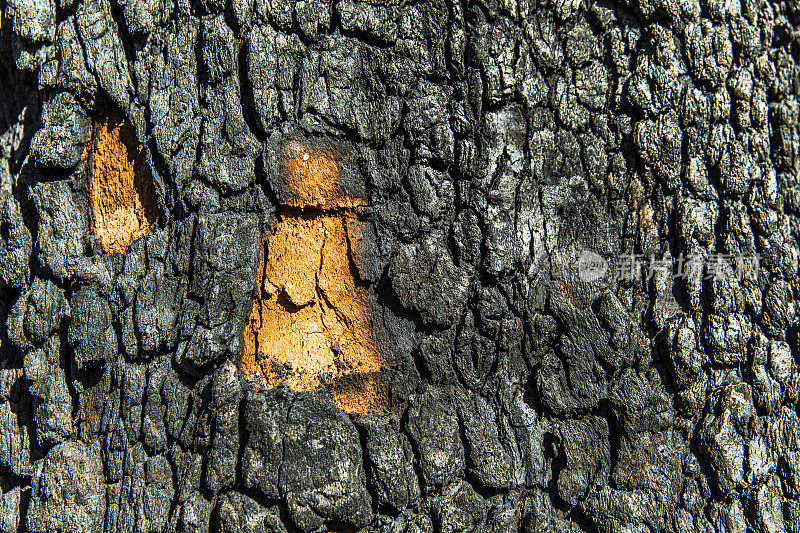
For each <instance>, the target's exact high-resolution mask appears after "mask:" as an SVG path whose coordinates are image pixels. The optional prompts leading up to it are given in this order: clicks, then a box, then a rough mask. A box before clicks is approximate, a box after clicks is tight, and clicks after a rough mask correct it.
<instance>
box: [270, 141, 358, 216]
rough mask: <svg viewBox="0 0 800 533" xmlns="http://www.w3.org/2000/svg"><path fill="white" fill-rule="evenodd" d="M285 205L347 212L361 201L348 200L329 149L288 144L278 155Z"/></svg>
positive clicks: (335, 156)
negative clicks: (344, 209)
mask: <svg viewBox="0 0 800 533" xmlns="http://www.w3.org/2000/svg"><path fill="white" fill-rule="evenodd" d="M281 161H282V176H281V178H282V179H283V182H284V183H283V185H284V188H285V189H286V192H287V193H288V198H285V201H286V203H287V204H288V205H291V206H294V207H321V208H337V207H338V208H350V207H355V206H358V205H363V204H364V201H363V200H362V199H359V198H352V197H351V196H350V195H349V194H348V193H347V190H346V188H345V187H344V186H343V184H342V183H341V181H340V179H339V177H340V175H341V171H342V169H341V165H340V164H339V160H338V154H337V153H336V152H335V151H334V150H332V149H324V148H318V147H314V146H308V145H305V144H301V143H299V142H297V141H291V142H288V143H287V144H286V146H284V148H283V153H282V154H281Z"/></svg>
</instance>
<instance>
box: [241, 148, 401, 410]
mask: <svg viewBox="0 0 800 533" xmlns="http://www.w3.org/2000/svg"><path fill="white" fill-rule="evenodd" d="M283 169H284V172H285V174H286V176H285V177H284V179H285V180H286V181H287V182H288V183H289V184H290V190H291V193H292V198H291V200H290V202H288V205H289V206H291V207H299V208H303V207H314V208H316V209H315V210H313V211H299V212H291V213H288V214H287V213H284V214H283V215H282V216H280V217H279V218H278V220H277V221H276V222H275V223H274V224H273V226H272V228H271V229H270V231H269V232H268V234H267V235H266V236H265V237H264V239H263V241H262V247H261V259H260V262H259V270H258V274H257V276H256V279H257V280H258V282H257V283H258V286H257V287H256V297H255V299H254V301H253V309H252V312H251V314H250V317H249V319H248V321H247V324H246V326H245V331H244V336H243V337H244V343H243V346H244V354H243V356H242V360H241V365H240V367H241V369H242V371H243V372H244V373H245V375H247V376H248V377H250V378H251V379H254V380H255V381H256V382H257V383H260V384H261V385H263V386H265V387H274V386H276V385H278V384H280V383H285V384H287V385H288V386H289V388H291V389H292V390H295V391H305V390H314V389H318V388H321V387H326V388H328V390H330V391H331V394H332V395H333V399H334V401H335V402H336V403H337V405H339V407H340V408H341V409H342V410H343V411H345V412H347V413H350V414H366V413H370V412H375V411H381V410H384V409H385V408H386V407H387V403H388V402H387V398H388V396H387V393H386V390H385V387H384V386H383V384H382V382H381V376H380V374H379V371H380V370H381V368H382V367H383V365H384V361H383V358H382V357H381V356H380V354H379V352H378V350H377V349H376V342H375V339H374V338H373V328H372V324H371V320H372V317H371V312H370V305H369V300H368V295H367V292H366V291H365V290H364V289H363V288H362V287H359V286H357V285H356V282H355V279H354V278H353V275H352V274H351V271H350V256H349V254H350V253H359V251H358V250H349V249H348V230H349V231H350V233H351V234H352V233H353V232H358V231H359V230H360V222H359V221H358V220H357V219H356V217H355V216H354V215H353V214H352V213H351V212H350V211H348V209H349V208H350V207H353V206H355V205H359V204H360V203H361V200H358V199H351V198H349V197H348V195H347V193H346V192H344V191H342V190H340V189H339V187H338V185H337V180H338V177H339V172H340V167H339V163H338V161H337V160H336V158H335V154H333V153H331V152H323V151H320V150H319V149H315V148H312V147H305V146H302V145H300V144H299V143H297V142H291V143H289V145H288V146H287V147H285V148H284V153H283ZM351 242H352V241H351Z"/></svg>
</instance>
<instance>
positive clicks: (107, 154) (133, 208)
mask: <svg viewBox="0 0 800 533" xmlns="http://www.w3.org/2000/svg"><path fill="white" fill-rule="evenodd" d="M88 146H89V147H90V152H89V157H90V163H91V170H92V178H91V184H90V186H89V196H90V209H91V219H92V221H91V225H92V233H94V235H95V236H96V237H97V239H98V240H99V241H100V244H101V245H102V246H103V249H104V250H105V251H106V252H107V253H117V252H119V253H124V252H125V251H126V250H127V249H128V247H129V246H130V245H131V243H132V242H133V241H135V240H136V239H138V238H139V237H142V236H144V235H149V234H151V233H152V228H153V226H154V225H155V223H156V220H157V219H158V208H157V206H156V197H155V189H154V187H153V179H152V176H151V174H150V169H149V168H148V166H147V163H146V162H145V160H144V149H143V147H142V146H141V145H140V144H138V142H137V141H136V136H135V134H134V132H133V128H132V127H131V125H130V124H129V123H128V122H127V121H126V120H125V119H124V118H122V117H120V116H119V115H116V114H111V115H109V116H108V117H106V118H105V119H104V120H102V121H100V122H99V123H98V124H96V125H95V128H94V136H93V139H92V142H90V143H89V145H88Z"/></svg>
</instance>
